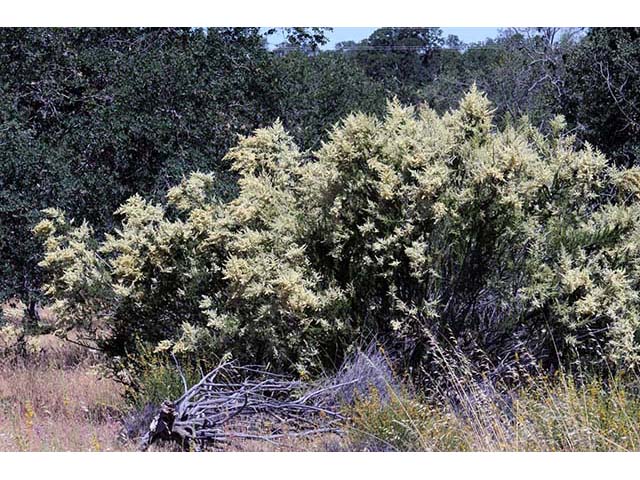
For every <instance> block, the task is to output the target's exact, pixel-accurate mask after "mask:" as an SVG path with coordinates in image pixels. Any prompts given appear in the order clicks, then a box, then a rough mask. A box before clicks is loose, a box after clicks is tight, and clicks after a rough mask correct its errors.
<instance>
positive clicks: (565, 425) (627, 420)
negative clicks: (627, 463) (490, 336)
mask: <svg viewBox="0 0 640 480" xmlns="http://www.w3.org/2000/svg"><path fill="white" fill-rule="evenodd" d="M443 363H444V364H445V368H444V370H443V371H442V376H443V377H446V378H444V381H443V382H442V383H441V385H443V387H442V388H441V389H436V390H435V392H433V393H432V395H431V396H430V397H428V398H427V397H420V396H416V395H413V394H410V393H408V392H407V391H406V390H405V391H400V392H397V391H396V392H393V391H392V398H391V400H390V401H387V402H383V401H381V396H380V395H378V394H377V392H376V391H372V392H371V393H370V395H368V396H367V397H366V398H361V399H360V400H359V401H357V402H356V404H355V405H354V406H353V407H352V408H351V409H350V411H349V416H350V417H351V420H352V423H351V430H350V434H349V441H348V444H347V448H348V449H350V450H385V451H387V450H390V451H494V452H495V451H510V452H531V451H544V452H554V451H565V452H575V451H587V452H590V451H638V450H640V426H638V420H640V395H639V394H638V389H637V385H638V384H639V383H638V379H637V378H636V377H635V376H633V377H632V378H629V376H628V375H627V377H625V378H622V377H620V376H616V377H613V376H612V377H609V378H606V379H603V378H600V377H597V376H588V375H587V376H584V377H583V379H582V380H581V381H579V382H578V381H577V380H576V377H574V376H573V375H569V374H566V373H563V372H561V371H559V372H557V373H556V374H555V375H553V376H551V377H549V376H544V375H540V374H539V375H536V376H533V377H529V378H525V379H521V383H520V386H519V387H512V388H509V387H507V386H505V385H500V384H496V383H494V382H490V381H487V377H486V376H483V375H482V374H481V373H480V372H478V371H474V368H473V366H472V365H471V364H470V363H469V362H468V361H466V360H465V359H461V358H455V357H452V356H448V357H444V356H443Z"/></svg>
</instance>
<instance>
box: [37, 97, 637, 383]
mask: <svg viewBox="0 0 640 480" xmlns="http://www.w3.org/2000/svg"><path fill="white" fill-rule="evenodd" d="M492 111H493V109H492V106H491V105H490V103H489V101H488V100H487V99H486V97H485V96H484V95H483V94H482V93H480V92H479V91H478V90H477V89H476V88H475V87H474V88H472V90H471V91H470V92H469V93H468V94H467V95H466V96H465V97H464V98H463V99H462V101H461V102H460V106H459V108H458V109H457V110H455V111H452V112H450V113H447V114H445V115H443V116H438V115H437V114H436V113H435V112H434V111H432V110H430V109H427V108H423V109H421V110H419V111H417V112H416V111H415V110H414V109H413V108H405V107H402V106H400V105H399V104H398V103H395V102H391V103H390V104H389V105H388V111H387V113H386V115H385V116H384V118H382V119H377V118H375V117H372V116H367V115H364V114H354V115H350V116H349V117H347V118H346V119H345V120H344V121H343V122H341V123H340V124H338V125H337V126H336V127H335V128H334V130H333V131H332V132H331V134H330V137H329V140H328V141H327V142H325V143H324V144H323V145H322V147H321V148H320V149H319V150H317V151H316V152H315V153H314V154H313V157H312V158H306V157H305V156H303V155H302V154H301V153H300V151H299V150H298V149H297V147H296V146H295V144H294V142H293V140H292V138H291V137H290V136H289V135H288V134H287V133H286V132H285V130H284V128H283V127H282V125H281V124H280V123H278V122H276V124H274V126H273V127H271V128H268V129H260V130H257V131H256V132H255V134H254V135H253V136H251V137H246V138H244V139H242V140H241V141H240V143H239V144H238V146H236V147H234V148H232V149H231V150H230V151H229V153H228V154H227V156H226V160H227V161H229V162H231V163H232V167H231V168H232V170H233V171H235V172H236V173H237V175H238V177H239V181H238V189H239V194H238V196H237V197H236V198H235V199H233V200H231V201H226V202H225V201H223V200H222V199H221V198H220V197H219V196H218V195H217V193H216V181H217V179H216V176H215V175H213V174H202V173H195V174H193V175H191V176H190V177H189V178H187V179H185V180H183V182H182V183H181V184H180V185H179V186H177V187H174V188H173V189H171V190H170V192H169V194H168V205H167V206H162V205H156V204H152V203H149V202H147V201H145V200H143V199H142V198H141V197H138V196H134V197H132V198H130V199H129V200H128V201H127V202H126V203H125V204H124V205H123V206H122V207H121V208H120V209H119V210H118V211H117V213H118V215H120V217H121V218H122V223H121V227H120V228H118V229H116V230H114V231H113V232H112V233H111V234H109V235H107V237H106V238H105V240H104V241H97V240H95V239H94V237H92V234H91V229H90V228H89V227H88V226H87V225H86V224H82V225H80V226H74V225H72V224H71V223H70V222H67V221H66V220H65V219H64V217H63V216H62V214H61V213H59V212H57V211H49V212H48V215H49V217H50V218H49V219H48V220H44V221H43V222H42V223H41V224H40V225H39V226H38V227H36V232H37V233H39V234H41V235H43V236H44V238H45V247H46V250H47V254H46V256H45V258H44V260H43V262H42V263H41V265H42V266H43V267H44V268H45V269H46V270H47V271H48V272H49V280H48V282H47V293H48V295H49V296H50V297H51V298H53V299H55V300H56V304H55V308H56V311H57V314H58V315H59V318H60V321H61V323H62V325H65V326H67V328H73V327H74V326H82V327H84V328H85V329H93V332H94V334H96V333H98V332H101V333H102V335H103V337H102V341H103V346H104V348H106V349H107V350H108V351H110V352H111V353H112V354H113V355H125V354H126V353H127V352H134V351H135V345H133V344H132V339H133V338H140V339H141V340H142V341H144V342H151V343H154V344H158V345H159V347H160V348H161V349H163V350H167V349H173V351H174V352H175V353H180V354H188V353H189V352H195V351H203V350H202V349H204V351H209V352H211V354H212V355H213V356H216V357H218V358H219V357H222V356H225V355H231V356H233V357H235V358H239V359H241V360H242V361H249V362H264V363H271V364H272V365H273V366H274V367H275V368H278V369H292V368H295V369H297V370H298V371H299V372H305V371H307V370H314V369H318V368H320V367H321V366H322V365H323V364H324V365H330V364H335V363H336V362H338V361H339V359H340V357H341V356H342V355H343V354H344V352H345V351H346V347H347V346H348V345H349V344H351V343H352V342H353V341H354V340H355V339H357V338H358V337H359V336H360V335H362V334H363V333H371V332H374V333H377V334H378V335H381V336H383V337H385V338H387V339H389V340H390V341H392V342H395V344H396V345H398V346H400V348H402V349H404V353H405V354H406V355H407V358H409V360H408V361H409V362H411V363H413V364H420V363H421V362H423V361H424V360H425V358H426V357H428V354H429V352H428V350H429V347H428V345H429V336H428V334H429V332H435V333H436V334H439V333H441V334H443V335H444V334H446V335H453V336H454V337H456V338H462V337H465V338H475V339H476V340H475V342H476V346H480V347H482V348H483V349H486V350H489V351H490V352H491V354H492V355H494V356H495V357H496V358H501V356H502V355H506V354H509V355H512V354H513V349H514V348H518V349H521V348H525V349H529V350H532V351H535V352H537V353H539V354H540V355H541V356H542V357H543V358H546V359H547V360H548V361H551V362H557V361H558V360H560V361H565V360H566V361H570V360H572V359H574V358H578V357H579V358H580V359H581V360H582V361H584V362H589V363H594V364H597V363H599V362H602V361H604V362H606V363H607V365H608V366H610V367H611V366H615V365H618V366H628V367H630V366H635V365H636V364H637V362H638V359H639V357H638V353H639V348H640V345H639V343H638V341H637V332H638V327H639V323H638V322H639V321H640V303H639V299H638V296H637V293H636V292H637V290H638V287H640V271H639V270H638V265H640V263H639V262H638V259H639V254H640V250H639V248H640V247H639V245H640V239H639V238H638V235H639V234H640V223H639V222H638V220H639V215H640V205H639V204H638V202H637V195H638V189H637V185H638V178H637V177H638V173H637V172H636V171H635V169H632V170H619V169H617V168H615V167H610V166H608V165H607V162H606V159H605V157H604V156H603V155H602V154H600V153H599V152H598V151H596V150H594V149H592V148H591V147H588V146H587V147H586V148H584V149H582V150H576V149H575V148H574V146H573V142H574V139H573V137H571V136H568V137H564V136H562V134H561V130H562V128H563V126H564V120H563V119H562V118H556V119H554V120H553V121H552V122H551V124H552V125H553V126H554V129H555V131H556V134H555V135H553V136H550V137H545V136H543V135H541V134H540V132H539V131H538V130H536V129H535V128H533V127H532V126H531V125H530V124H529V123H527V122H526V120H523V121H522V122H520V123H519V124H518V125H515V126H510V127H508V128H506V129H505V130H503V131H496V130H495V129H494V127H493V126H492ZM516 346H517V347H516Z"/></svg>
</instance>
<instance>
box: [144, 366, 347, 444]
mask: <svg viewBox="0 0 640 480" xmlns="http://www.w3.org/2000/svg"><path fill="white" fill-rule="evenodd" d="M354 381H355V380H351V381H350V382H348V383H352V382H354ZM344 386H345V384H342V383H341V384H336V385H331V386H328V387H327V386H325V387H319V388H316V389H313V388H310V387H309V386H308V385H306V384H305V383H304V382H301V381H295V380H290V379H288V378H287V377H285V376H282V375H278V374H275V373H270V372H268V371H266V370H265V369H264V368H261V367H258V366H239V365H237V364H235V363H233V362H228V363H223V364H221V365H219V366H218V367H217V368H215V369H214V370H212V371H211V372H209V373H208V374H207V375H205V376H204V377H203V378H202V380H200V382H198V383H197V384H196V385H194V386H192V387H191V388H189V389H188V390H187V391H186V393H185V394H184V395H183V396H182V397H180V398H179V399H178V400H176V401H175V402H164V403H163V405H162V407H161V409H160V412H159V413H158V414H157V415H156V416H155V418H154V419H153V421H152V422H151V425H150V426H149V431H148V432H147V433H146V435H145V436H144V437H143V439H142V444H141V448H142V449H143V450H146V449H147V448H149V446H151V445H152V444H153V443H155V442H156V441H158V440H168V441H174V442H177V443H179V444H180V445H181V446H182V448H183V449H189V450H200V449H202V448H203V447H205V446H212V447H219V446H220V445H222V444H226V443H229V442H230V440H232V439H238V438H240V439H254V440H265V441H269V442H274V443H277V442H278V440H279V439H283V438H287V437H289V438H291V437H299V436H307V435H313V434H319V433H329V432H332V433H340V425H341V423H342V421H343V420H344V418H343V417H342V416H341V415H340V414H339V413H338V412H336V411H335V409H333V408H332V407H331V406H328V405H327V404H326V403H327V402H326V401H325V400H323V399H324V398H326V393H327V391H328V390H331V389H336V388H341V387H344Z"/></svg>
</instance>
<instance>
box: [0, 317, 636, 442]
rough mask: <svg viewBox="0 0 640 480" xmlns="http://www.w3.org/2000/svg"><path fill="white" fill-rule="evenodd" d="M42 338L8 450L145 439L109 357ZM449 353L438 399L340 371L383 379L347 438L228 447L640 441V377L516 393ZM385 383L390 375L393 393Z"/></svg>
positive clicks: (10, 392)
mask: <svg viewBox="0 0 640 480" xmlns="http://www.w3.org/2000/svg"><path fill="white" fill-rule="evenodd" d="M7 313H8V314H9V315H7ZM12 313H13V314H14V316H12V315H11V314H12ZM44 313H45V315H46V312H44ZM19 315H20V307H19V306H18V307H14V311H11V310H9V311H8V312H7V311H6V310H5V319H7V318H9V321H12V320H13V321H16V322H17V321H18V320H17V319H18V316H19ZM31 340H33V341H34V342H35V344H36V345H37V347H38V348H37V349H35V350H34V351H33V352H31V353H30V354H29V355H28V356H27V357H19V358H18V357H15V356H6V355H5V357H0V451H123V450H136V444H135V443H134V442H131V441H129V442H125V441H123V440H121V437H120V435H119V433H120V431H121V428H122V425H123V423H122V412H123V411H124V410H125V408H126V405H125V402H124V400H123V397H122V394H123V389H122V386H121V385H120V384H118V383H116V382H114V381H112V380H109V379H106V378H104V377H103V376H102V375H101V374H100V373H99V371H98V368H97V367H98V365H99V358H97V357H96V356H95V355H93V354H91V353H90V352H88V351H87V350H85V349H82V348H80V347H76V346H74V345H72V344H69V343H67V342H63V341H62V340H60V339H58V338H56V337H54V336H52V335H42V336H39V337H37V338H32V339H31ZM436 348H437V346H436ZM367 355H368V356H367V358H366V359H365V360H367V361H368V362H370V363H371V366H375V367H376V368H378V369H379V367H380V363H381V360H380V358H378V357H374V356H371V352H368V354H367ZM440 360H441V367H442V371H441V373H440V380H441V382H440V385H441V390H437V389H436V391H435V392H432V394H431V396H430V397H429V398H426V397H420V396H417V395H415V394H413V393H410V391H409V390H406V389H404V388H403V387H402V382H400V381H399V380H398V381H395V379H393V378H392V377H389V374H386V376H385V375H374V376H373V377H372V373H371V372H369V370H370V369H368V367H369V365H368V364H367V363H366V362H365V361H364V360H363V358H359V360H358V362H356V364H354V366H353V369H352V370H353V371H351V370H348V371H344V370H343V371H341V372H340V373H339V374H338V375H342V376H345V375H347V376H349V375H351V376H353V375H356V376H361V375H364V376H366V377H367V378H369V379H370V380H371V379H373V380H371V385H372V386H373V387H374V388H372V389H371V390H369V391H363V390H362V389H360V390H358V391H354V392H346V393H348V395H346V397H345V398H344V399H342V401H346V402H347V403H349V404H350V405H351V406H350V407H348V408H347V411H346V413H347V414H348V415H349V416H350V417H351V422H350V425H349V426H348V428H347V432H348V434H347V436H346V437H339V436H337V435H321V436H316V437H309V438H295V439H291V440H289V441H283V442H281V443H279V444H271V443H267V442H264V441H257V440H256V441H247V440H239V441H236V442H233V443H231V444H229V445H226V446H224V447H223V448H222V449H223V450H232V451H269V452H273V451H358V450H398V451H416V450H417V451H637V450H639V449H640V427H639V426H638V420H640V396H638V393H637V389H636V388H634V385H638V384H640V382H638V381H637V379H633V380H634V382H631V381H629V379H626V380H624V381H623V380H621V379H619V378H610V379H608V381H607V382H606V383H605V382H603V381H602V380H601V379H595V378H592V379H587V380H585V381H583V382H581V383H580V384H578V383H577V382H576V381H574V379H573V377H572V376H570V375H565V374H562V373H560V374H557V375H555V376H553V377H544V376H535V377H532V378H530V379H528V381H525V382H521V383H520V384H521V386H520V387H519V388H517V389H513V388H512V389H508V388H507V389H504V388H500V387H498V386H496V385H495V383H492V382H487V381H486V377H485V376H483V375H482V374H481V372H479V371H477V370H475V368H474V366H473V365H472V364H471V363H470V362H469V361H468V360H467V359H465V358H464V357H463V356H456V355H449V354H445V353H444V351H441V358H440ZM363 362H364V363H363ZM385 371H386V370H385ZM156 373H157V372H156ZM160 373H162V372H160ZM156 376H157V377H158V379H156V380H157V382H156V383H158V382H160V383H163V382H166V379H165V376H166V375H165V376H163V375H160V374H157V375H156ZM374 377H375V378H374ZM150 378H151V380H154V379H155V377H154V376H152V377H150ZM390 378H391V379H390ZM380 382H383V383H385V382H386V387H387V388H386V390H385V391H382V390H383V389H385V385H379V384H380ZM152 383H153V382H152ZM522 385H524V386H522ZM380 392H381V393H382V394H381V393H380ZM147 393H148V392H147ZM174 449H175V447H174V446H170V445H164V446H162V445H161V446H154V447H153V450H156V451H167V450H174Z"/></svg>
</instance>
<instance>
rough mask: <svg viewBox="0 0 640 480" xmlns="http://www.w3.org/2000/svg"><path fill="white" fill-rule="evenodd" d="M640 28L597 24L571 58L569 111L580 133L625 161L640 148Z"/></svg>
mask: <svg viewBox="0 0 640 480" xmlns="http://www.w3.org/2000/svg"><path fill="white" fill-rule="evenodd" d="M639 59H640V30H639V29H638V28H592V29H590V30H589V32H588V34H587V35H586V37H585V38H584V40H583V41H582V42H580V44H579V45H578V48H576V49H574V51H573V52H572V55H570V56H568V58H567V62H566V63H567V67H566V69H567V78H566V84H567V86H568V90H569V94H568V95H567V99H566V102H565V104H564V111H565V112H566V113H567V116H568V118H569V120H570V121H571V123H572V124H575V125H576V126H577V127H578V129H579V130H578V131H579V133H580V137H581V138H583V139H585V140H586V141H589V142H591V143H593V144H594V145H597V146H598V147H599V148H600V149H601V150H602V151H603V152H605V153H606V154H607V156H608V157H609V158H611V159H612V160H613V161H615V162H616V163H618V164H621V165H633V164H637V163H638V155H639V153H640V149H639V147H638V140H637V138H638V135H639V133H640V118H639V117H638V115H639V108H640V97H639V96H638V92H639V91H640V77H639V76H638V68H639V67H640V60H639Z"/></svg>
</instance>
